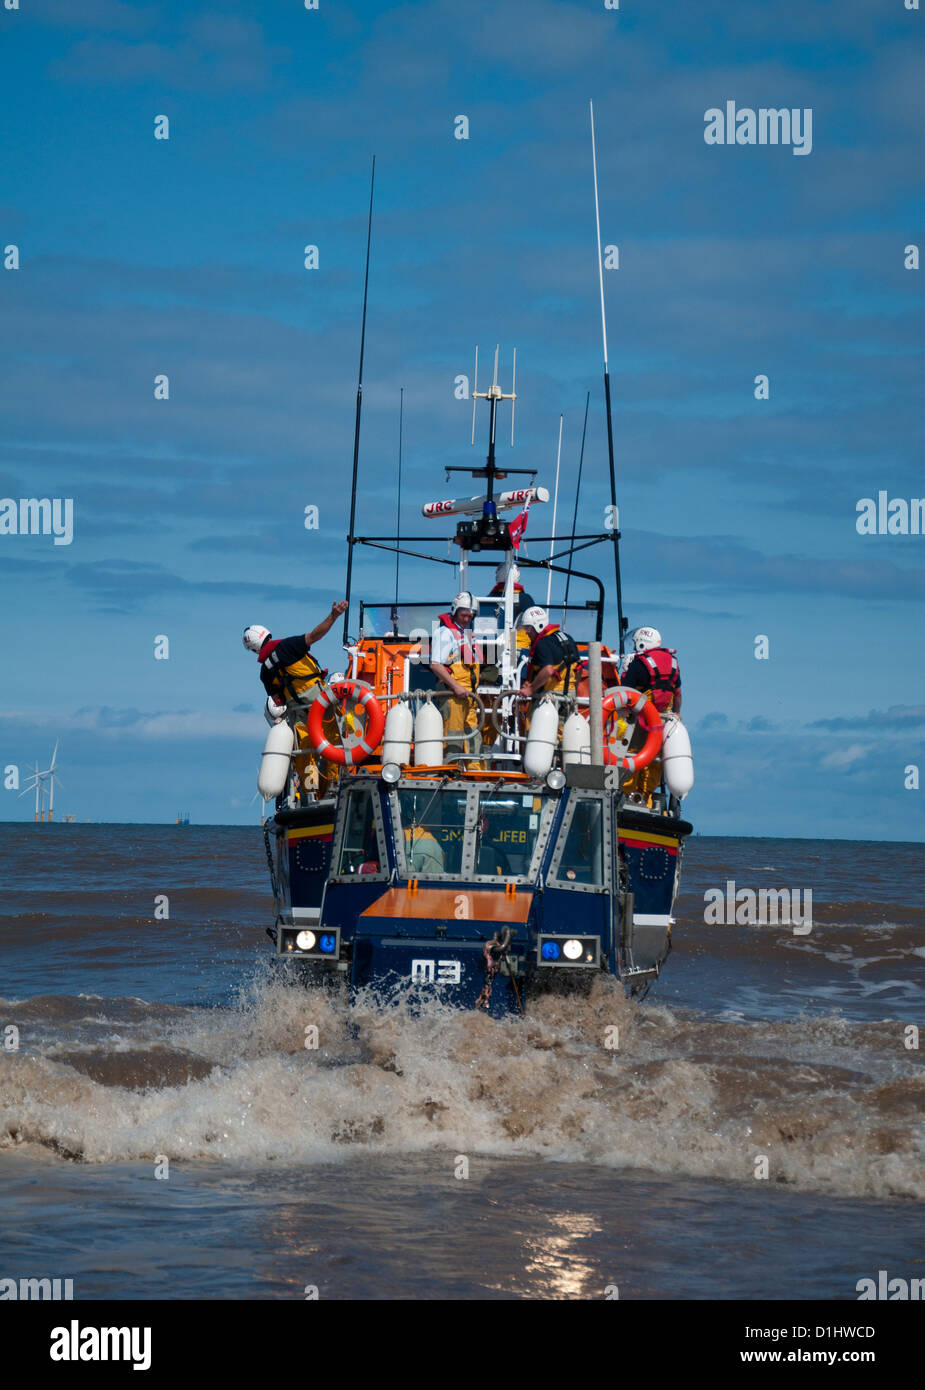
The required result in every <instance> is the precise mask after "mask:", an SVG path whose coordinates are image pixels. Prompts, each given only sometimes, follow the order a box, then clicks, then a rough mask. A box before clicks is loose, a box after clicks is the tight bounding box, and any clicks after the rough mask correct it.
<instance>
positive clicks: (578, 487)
mask: <svg viewBox="0 0 925 1390" xmlns="http://www.w3.org/2000/svg"><path fill="white" fill-rule="evenodd" d="M590 404H591V392H590V391H588V392H587V394H586V395H585V419H584V424H583V425H582V427H581V450H580V452H579V454H578V481H577V483H576V484H575V510H574V511H573V512H572V539H571V542H570V545H569V560H568V574H567V575H566V576H565V598H564V599H563V601H562V621H563V622H565V620H566V617H567V616H568V592H569V586H570V585H571V582H572V550H573V549H574V548H575V532H576V530H577V529H578V498H579V497H580V496H581V470H582V467H583V465H584V461H585V436H586V435H587V433H588V406H589V405H590Z"/></svg>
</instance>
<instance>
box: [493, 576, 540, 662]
mask: <svg viewBox="0 0 925 1390" xmlns="http://www.w3.org/2000/svg"><path fill="white" fill-rule="evenodd" d="M511 570H512V572H513V575H514V622H515V623H518V624H520V619H521V618H522V616H523V614H524V613H526V611H527V609H528V608H535V607H536V604H535V602H534V599H533V595H532V594H528V593H527V591H526V590H525V589H524V586H523V585H522V584H521V583H520V569H519V568H518V566H517V565H512V566H511ZM507 575H508V569H507V564H501V565H499V566H498V568H497V569H496V570H495V587H494V588H493V589H492V591H491V595H490V597H491V598H494V597H495V596H496V595H503V593H504V590H505V586H506V584H507ZM497 612H498V623H499V624H501V625H503V623H504V605H503V604H499V605H498V610H497ZM517 645H518V647H523V648H526V647H529V645H530V639H529V638H528V637H527V634H526V632H525V631H524V629H523V626H522V624H521V625H519V626H518V629H517Z"/></svg>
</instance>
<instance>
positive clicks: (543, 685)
mask: <svg viewBox="0 0 925 1390" xmlns="http://www.w3.org/2000/svg"><path fill="white" fill-rule="evenodd" d="M521 623H522V625H523V628H524V631H525V632H526V634H527V636H528V637H529V639H530V655H529V657H528V659H527V671H526V680H525V681H524V683H523V685H522V686H521V688H520V694H521V695H522V696H524V697H525V698H527V699H533V698H535V697H536V696H538V695H548V694H552V693H553V692H556V693H565V694H568V691H569V687H570V686H571V684H572V672H573V670H574V668H575V667H576V666H577V665H578V664H579V662H580V661H581V653H580V652H579V650H578V646H577V644H576V642H575V639H574V637H570V636H569V634H568V633H567V632H563V630H562V628H561V627H560V626H559V624H558V623H551V622H550V621H549V614H548V613H547V612H546V609H545V608H540V607H539V606H538V605H536V604H534V606H533V607H532V608H528V609H527V610H526V612H525V613H524V615H523V617H522V618H521Z"/></svg>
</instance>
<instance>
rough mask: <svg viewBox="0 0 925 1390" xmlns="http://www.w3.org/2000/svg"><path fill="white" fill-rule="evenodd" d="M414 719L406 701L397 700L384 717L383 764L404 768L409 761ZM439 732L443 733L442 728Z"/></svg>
mask: <svg viewBox="0 0 925 1390" xmlns="http://www.w3.org/2000/svg"><path fill="white" fill-rule="evenodd" d="M413 727H414V718H413V716H412V714H411V708H410V706H409V704H408V702H407V700H399V701H398V702H397V704H394V705H393V706H392V708H391V709H390V710H389V712H388V714H387V715H386V717H385V734H384V736H383V743H382V761H383V763H398V764H399V765H400V766H402V767H404V766H405V764H406V763H410V761H411V731H412V729H413ZM440 732H441V733H442V732H443V729H442V726H441V730H440Z"/></svg>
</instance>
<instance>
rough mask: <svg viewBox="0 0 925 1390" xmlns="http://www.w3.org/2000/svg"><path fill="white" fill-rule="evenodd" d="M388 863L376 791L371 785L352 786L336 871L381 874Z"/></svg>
mask: <svg viewBox="0 0 925 1390" xmlns="http://www.w3.org/2000/svg"><path fill="white" fill-rule="evenodd" d="M387 867H388V866H387V864H386V863H385V846H384V844H383V843H382V840H381V837H380V835H379V828H378V824H377V819H376V812H375V807H374V801H373V792H372V790H371V789H370V788H369V787H352V788H351V789H350V791H349V792H348V793H347V806H346V811H345V816H344V830H343V837H342V839H341V843H340V853H339V855H338V859H337V868H336V870H335V872H336V873H337V874H338V875H341V876H343V877H351V876H352V875H354V874H380V873H383V872H384V871H385V870H386V869H387Z"/></svg>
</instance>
